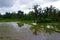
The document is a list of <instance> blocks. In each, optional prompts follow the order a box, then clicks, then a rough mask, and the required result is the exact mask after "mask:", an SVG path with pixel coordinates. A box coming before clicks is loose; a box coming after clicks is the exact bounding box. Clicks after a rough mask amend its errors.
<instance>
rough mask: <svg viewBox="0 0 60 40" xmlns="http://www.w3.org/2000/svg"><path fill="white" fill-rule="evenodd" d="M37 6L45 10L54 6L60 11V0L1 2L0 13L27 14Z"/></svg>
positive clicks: (12, 0)
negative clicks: (19, 11)
mask: <svg viewBox="0 0 60 40" xmlns="http://www.w3.org/2000/svg"><path fill="white" fill-rule="evenodd" d="M36 4H38V5H40V6H41V7H43V8H44V7H46V6H50V5H53V6H54V7H56V8H58V9H60V0H0V13H5V12H14V11H15V12H17V11H18V10H22V11H24V12H25V13H27V12H29V11H30V10H31V9H30V10H29V8H32V7H33V5H36Z"/></svg>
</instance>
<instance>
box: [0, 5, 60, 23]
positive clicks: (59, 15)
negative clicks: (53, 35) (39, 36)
mask: <svg viewBox="0 0 60 40" xmlns="http://www.w3.org/2000/svg"><path fill="white" fill-rule="evenodd" d="M33 9H34V11H30V12H29V13H28V14H24V12H23V11H21V10H19V11H18V12H17V13H16V12H12V13H10V12H6V13H5V14H4V15H1V14H0V19H20V20H33V21H34V22H37V23H40V22H60V10H59V9H57V8H55V7H53V6H52V5H51V6H50V7H46V8H44V9H42V8H41V7H40V8H39V7H38V5H35V6H34V7H33Z"/></svg>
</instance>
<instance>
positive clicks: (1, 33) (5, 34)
mask: <svg viewBox="0 0 60 40" xmlns="http://www.w3.org/2000/svg"><path fill="white" fill-rule="evenodd" d="M30 26H31V25H28V24H24V26H23V27H18V24H17V23H16V22H0V40H60V33H52V34H51V35H49V34H47V33H44V32H40V33H39V35H34V34H33V32H32V31H31V30H29V28H30Z"/></svg>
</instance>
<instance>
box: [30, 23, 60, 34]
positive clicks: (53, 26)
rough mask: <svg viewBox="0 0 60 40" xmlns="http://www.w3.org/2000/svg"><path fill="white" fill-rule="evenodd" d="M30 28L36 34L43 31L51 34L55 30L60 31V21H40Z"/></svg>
mask: <svg viewBox="0 0 60 40" xmlns="http://www.w3.org/2000/svg"><path fill="white" fill-rule="evenodd" d="M30 30H32V31H33V33H34V34H35V35H37V34H38V33H39V32H41V31H43V32H46V33H49V34H51V33H53V32H58V33H60V23H39V24H37V25H32V27H31V28H30Z"/></svg>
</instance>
